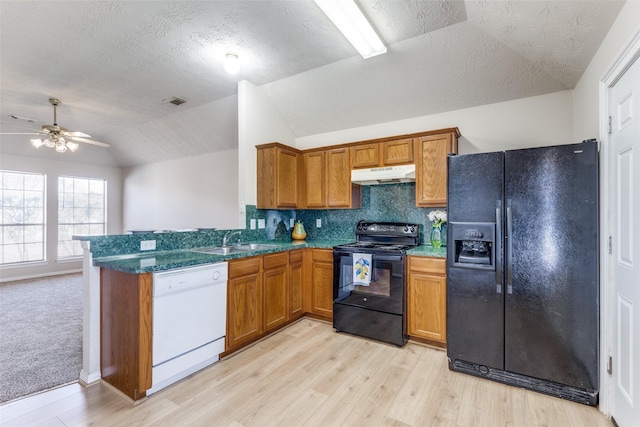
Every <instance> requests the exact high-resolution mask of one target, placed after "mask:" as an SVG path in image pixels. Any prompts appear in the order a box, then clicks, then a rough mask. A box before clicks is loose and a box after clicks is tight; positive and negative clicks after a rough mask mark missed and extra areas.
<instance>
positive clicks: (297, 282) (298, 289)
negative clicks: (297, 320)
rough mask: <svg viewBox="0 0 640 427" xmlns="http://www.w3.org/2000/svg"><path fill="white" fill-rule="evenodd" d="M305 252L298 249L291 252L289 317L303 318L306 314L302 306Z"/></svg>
mask: <svg viewBox="0 0 640 427" xmlns="http://www.w3.org/2000/svg"><path fill="white" fill-rule="evenodd" d="M302 260H303V250H302V249H296V250H293V251H290V252H289V316H291V318H294V317H297V316H301V315H302V314H303V313H304V307H303V305H302V284H303V282H304V276H303V274H302V271H303V269H302Z"/></svg>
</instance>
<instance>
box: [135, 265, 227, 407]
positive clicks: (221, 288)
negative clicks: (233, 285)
mask: <svg viewBox="0 0 640 427" xmlns="http://www.w3.org/2000/svg"><path fill="white" fill-rule="evenodd" d="M227 278H228V266H227V263H226V262H220V263H216V264H206V265H202V266H196V267H188V268H183V269H176V270H170V271H166V272H160V273H154V274H153V318H152V323H153V343H152V348H153V351H152V372H151V375H152V386H151V388H150V389H149V390H147V395H149V394H152V393H155V392H156V391H158V390H160V389H162V388H164V387H166V386H168V385H170V384H173V383H174V382H176V381H179V380H181V379H182V378H185V377H187V376H189V375H191V374H192V373H194V372H196V371H198V370H200V369H202V368H204V367H206V366H208V365H211V364H212V363H215V362H217V361H218V360H219V355H220V353H222V352H223V351H224V339H225V331H226V319H227V313H226V308H227Z"/></svg>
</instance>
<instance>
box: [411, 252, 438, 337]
mask: <svg viewBox="0 0 640 427" xmlns="http://www.w3.org/2000/svg"><path fill="white" fill-rule="evenodd" d="M407 258H408V260H409V262H408V267H407V269H408V272H409V274H408V281H407V301H408V304H407V329H408V333H409V336H410V337H411V338H418V339H419V340H420V339H422V340H427V341H430V342H435V343H439V344H442V345H444V344H446V342H447V277H446V260H445V259H441V258H428V257H416V256H410V257H407Z"/></svg>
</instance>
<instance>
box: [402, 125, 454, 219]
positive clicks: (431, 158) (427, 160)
mask: <svg viewBox="0 0 640 427" xmlns="http://www.w3.org/2000/svg"><path fill="white" fill-rule="evenodd" d="M459 136H460V132H459V131H458V129H457V128H453V129H450V130H449V132H443V133H439V134H432V135H425V136H420V137H416V138H414V139H413V141H414V145H415V153H416V154H415V161H416V206H418V207H443V206H446V205H447V157H448V155H449V154H450V153H454V154H457V153H458V137H459Z"/></svg>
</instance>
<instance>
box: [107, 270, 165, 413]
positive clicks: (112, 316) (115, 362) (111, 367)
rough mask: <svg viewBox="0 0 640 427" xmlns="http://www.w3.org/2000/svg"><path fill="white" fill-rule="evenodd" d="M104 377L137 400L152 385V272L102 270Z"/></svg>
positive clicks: (145, 393) (143, 395) (144, 394)
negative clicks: (131, 272) (133, 272)
mask: <svg viewBox="0 0 640 427" xmlns="http://www.w3.org/2000/svg"><path fill="white" fill-rule="evenodd" d="M100 284H101V286H100V327H101V332H100V371H101V373H102V380H103V381H105V382H107V383H109V384H111V385H112V386H114V387H115V388H117V389H118V390H120V391H121V392H123V393H124V394H126V395H127V396H129V397H130V398H131V399H133V400H138V399H142V398H143V397H145V396H146V395H147V390H148V389H150V388H151V363H152V361H151V350H152V347H151V339H152V329H151V298H152V290H153V276H152V275H151V273H144V274H129V273H123V272H120V271H115V270H107V269H104V268H101V269H100Z"/></svg>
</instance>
